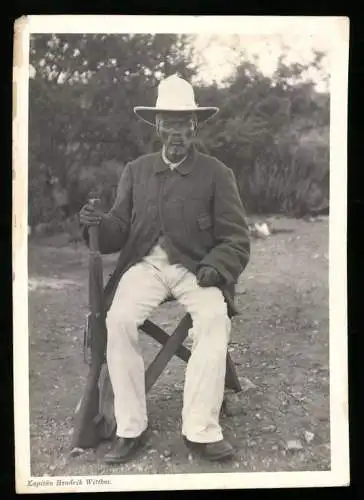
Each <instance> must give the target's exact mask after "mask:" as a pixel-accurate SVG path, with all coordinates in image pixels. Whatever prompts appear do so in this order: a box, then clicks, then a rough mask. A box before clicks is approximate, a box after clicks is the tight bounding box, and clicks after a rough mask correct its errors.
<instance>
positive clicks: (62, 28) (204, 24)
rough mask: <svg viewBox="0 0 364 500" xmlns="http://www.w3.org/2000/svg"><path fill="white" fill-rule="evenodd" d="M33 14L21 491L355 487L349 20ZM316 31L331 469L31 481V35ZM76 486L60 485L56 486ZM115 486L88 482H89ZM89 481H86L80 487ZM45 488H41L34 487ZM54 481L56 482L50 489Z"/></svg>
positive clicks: (22, 122) (19, 300)
mask: <svg viewBox="0 0 364 500" xmlns="http://www.w3.org/2000/svg"><path fill="white" fill-rule="evenodd" d="M223 19H224V21H223V22H222V19H221V17H219V16H205V17H204V16H76V15H72V16H29V17H23V18H19V19H18V20H17V21H16V23H15V26H14V49H15V50H14V69H13V82H14V98H13V109H14V114H13V200H14V201H13V303H14V306H13V318H14V331H13V345H14V405H15V407H14V411H15V422H14V424H15V467H16V491H17V493H59V492H90V491H92V492H98V491H148V490H150V491H153V490H161V491H162V490H194V489H196V490H199V489H207V490H208V489H245V488H278V487H282V488H287V487H314V486H315V487H325V486H328V487H329V486H343V485H349V483H350V467H349V425H348V373H347V271H346V269H347V267H346V264H347V259H346V230H347V222H346V220H347V201H346V198H347V97H348V90H347V87H348V54H349V19H348V18H345V17H275V16H264V17H263V16H244V17H239V16H233V17H229V16H224V18H223ZM288 30H292V31H293V32H294V31H296V32H298V33H302V32H303V31H304V30H306V32H307V35H308V36H310V34H313V33H318V32H320V33H321V32H322V31H323V30H325V32H326V33H327V37H328V38H329V39H330V40H332V48H331V51H330V63H331V75H330V81H331V124H330V158H331V159H330V223H329V259H330V264H329V284H330V301H329V304H330V311H329V314H330V336H329V339H330V422H331V470H330V471H313V472H256V473H238V472H235V473H221V474H218V473H214V474H204V473H198V474H174V475H173V474H170V475H166V474H161V475H156V474H155V475H135V476H132V475H120V476H116V475H110V476H74V477H50V478H41V477H32V476H31V475H30V436H29V379H28V376H29V362H28V355H29V347H28V342H29V337H28V319H27V318H28V269H27V227H28V224H27V220H28V213H27V212H28V179H27V168H28V82H29V34H30V33H99V32H100V33H101V32H103V33H110V32H114V33H122V32H125V33H172V32H174V33H200V34H201V33H211V34H223V33H226V34H237V33H238V34H251V35H255V36H259V35H269V34H271V35H272V34H277V33H281V32H287V31H288ZM58 480H62V481H64V482H70V483H71V482H73V483H74V484H70V485H69V486H64V485H63V486H57V481H58ZM88 480H89V481H90V480H91V481H92V480H95V482H96V481H103V482H108V483H109V484H93V485H88V484H87V481H88ZM79 481H81V483H82V484H81V485H80V484H77V483H78V482H79ZM32 482H33V484H36V483H42V484H38V485H37V486H35V485H32ZM47 482H51V483H52V485H48V486H47Z"/></svg>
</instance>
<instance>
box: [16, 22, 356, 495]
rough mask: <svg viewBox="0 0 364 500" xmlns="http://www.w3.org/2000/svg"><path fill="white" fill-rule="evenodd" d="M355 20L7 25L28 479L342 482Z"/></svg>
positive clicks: (24, 486) (53, 482)
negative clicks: (350, 103)
mask: <svg viewBox="0 0 364 500" xmlns="http://www.w3.org/2000/svg"><path fill="white" fill-rule="evenodd" d="M348 50H349V21H348V19H347V18H344V17H343V18H340V17H322V18H320V17H314V18H310V17H303V16H302V17H282V18H280V17H269V16H261V17H249V16H247V17H238V16H236V17H222V16H220V17H219V16H211V17H209V16H206V17H203V16H202V17H200V16H194V17H192V16H77V15H72V16H29V17H24V18H20V19H18V20H17V22H16V23H15V27H14V72H13V75H14V76H13V88H14V105H13V137H14V142H13V144H14V146H13V172H14V175H13V200H14V201H13V268H14V282H13V285H14V287H13V290H14V291H13V297H14V300H13V303H14V311H13V315H14V336H13V345H14V412H15V452H16V489H17V492H18V493H38V492H44V493H57V492H83V491H95V492H101V491H147V490H184V489H188V490H193V489H229V488H230V489H233V488H234V489H236V488H239V489H244V488H276V487H282V488H284V487H304V486H307V487H308V486H341V485H347V484H349V482H350V474H349V444H348V443H349V439H348V436H349V429H348V387H347V316H346V314H347V313H346V172H347V164H346V147H347V137H346V131H347V78H348V76H347V75H348Z"/></svg>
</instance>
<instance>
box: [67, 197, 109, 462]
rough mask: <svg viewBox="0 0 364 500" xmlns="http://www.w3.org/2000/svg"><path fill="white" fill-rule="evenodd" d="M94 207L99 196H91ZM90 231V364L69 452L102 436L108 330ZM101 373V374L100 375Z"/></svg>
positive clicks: (95, 240) (94, 232) (94, 234)
mask: <svg viewBox="0 0 364 500" xmlns="http://www.w3.org/2000/svg"><path fill="white" fill-rule="evenodd" d="M90 202H91V203H93V205H94V206H95V207H98V206H99V205H100V200H99V199H98V198H91V199H90ZM88 233H89V249H90V252H89V288H88V294H89V313H88V314H87V317H86V325H85V331H84V360H85V362H86V363H87V364H88V365H89V370H88V374H87V380H86V387H85V389H84V393H83V396H82V398H81V401H80V402H79V404H78V406H77V408H76V412H75V413H76V415H75V426H74V430H73V439H72V451H71V454H73V455H74V454H77V453H78V452H81V451H82V450H83V449H85V448H94V447H96V446H97V445H98V443H99V441H100V440H101V439H102V434H103V430H102V424H103V415H102V413H101V411H100V400H101V398H100V391H102V390H103V389H102V388H101V389H100V385H99V384H100V378H101V379H102V378H105V370H107V368H106V363H105V351H106V340H107V331H106V323H105V309H104V290H103V269H102V257H101V253H100V249H99V230H98V227H97V226H92V227H90V228H89V229H88ZM103 376H104V377H103Z"/></svg>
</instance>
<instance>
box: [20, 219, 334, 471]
mask: <svg viewBox="0 0 364 500" xmlns="http://www.w3.org/2000/svg"><path fill="white" fill-rule="evenodd" d="M274 224H275V226H276V227H284V228H290V229H292V230H294V232H292V233H282V234H280V233H278V234H276V235H274V236H272V237H271V238H270V239H268V240H265V241H263V240H257V241H254V242H253V247H252V259H251V262H250V264H249V266H248V268H247V270H246V272H245V273H244V275H243V277H242V280H241V283H239V286H238V305H239V308H240V310H241V315H240V316H239V317H237V318H235V319H234V322H233V332H232V337H231V343H230V350H231V355H232V358H233V360H234V362H235V363H236V366H237V371H238V374H239V376H240V377H241V378H242V379H243V380H244V378H245V377H246V378H248V379H249V380H250V381H251V382H252V383H253V384H254V386H255V387H251V388H250V389H249V390H247V391H246V392H244V394H243V397H242V399H243V412H242V413H240V414H239V415H236V416H225V415H224V416H223V417H222V425H223V428H224V431H225V433H226V436H227V437H228V438H230V439H231V441H232V442H233V443H234V444H235V445H236V447H237V448H238V453H237V456H236V459H235V460H234V461H233V462H231V463H227V464H223V465H221V464H215V465H213V464H210V463H205V462H203V461H199V460H196V459H195V458H192V457H191V456H190V455H189V454H188V452H187V450H186V448H185V447H184V445H183V443H182V442H181V436H180V428H181V418H180V415H181V408H182V389H183V380H184V368H185V366H184V364H183V363H182V362H181V361H180V360H178V359H177V358H176V359H173V360H172V362H171V363H170V364H169V366H168V369H167V370H166V371H165V372H164V374H163V375H162V376H161V378H160V379H159V381H158V383H157V384H156V385H155V387H154V388H153V389H152V391H151V392H150V394H149V395H148V411H149V418H150V428H151V430H150V439H149V441H148V444H147V446H146V448H145V449H144V450H143V452H142V453H141V455H140V456H139V457H138V458H137V459H136V460H134V461H133V462H132V463H129V464H126V465H124V466H118V467H110V466H105V465H104V464H103V462H102V455H103V453H104V452H105V450H106V448H107V446H108V445H103V446H101V447H100V448H99V449H98V450H97V452H96V453H92V452H89V453H87V454H85V455H83V456H81V457H77V458H68V456H67V454H68V452H69V447H70V441H71V433H72V425H73V422H72V420H73V412H74V408H75V407H76V404H77V402H78V400H79V398H80V396H81V394H82V389H83V384H84V381H85V376H86V366H85V365H84V364H83V360H82V341H83V322H84V317H85V314H86V310H87V253H86V251H85V249H84V248H82V247H78V248H70V247H65V246H62V244H61V243H62V242H61V241H58V240H57V239H53V240H48V241H47V242H43V244H42V245H40V244H35V243H31V244H30V247H29V327H30V374H29V375H30V391H31V394H30V402H31V413H30V439H31V465H32V474H33V475H36V476H42V475H52V476H53V475H57V476H58V475H61V476H62V475H79V474H102V473H105V474H112V473H117V474H122V473H148V472H150V473H186V472H213V471H220V472H222V471H226V472H231V471H239V472H243V471H288V470H300V471H303V470H305V471H308V470H328V469H329V468H330V447H329V443H330V434H329V366H328V363H329V360H328V331H329V323H328V260H327V252H328V246H327V245H328V221H327V220H324V221H321V222H312V223H309V222H304V221H295V220H291V219H277V220H275V221H274ZM44 243H47V245H45V244H44ZM114 261H115V257H107V258H105V275H107V274H108V273H109V272H111V270H112V269H113V264H114ZM182 314H183V310H182V309H181V308H180V307H178V306H176V305H174V304H172V305H165V306H163V307H161V308H160V309H159V310H158V311H157V312H156V313H155V315H154V317H153V319H154V320H155V321H157V322H158V323H159V324H161V325H162V326H163V327H164V328H165V329H166V330H167V331H172V330H173V328H174V326H175V325H176V323H177V322H178V320H179V318H180V317H181V315H182ZM141 342H142V347H143V352H144V355H145V360H146V363H148V362H149V361H150V360H151V359H152V357H153V356H154V355H155V353H156V350H157V345H156V344H155V343H154V342H153V341H151V340H149V339H148V338H147V337H146V336H144V335H142V336H141ZM297 440H298V441H299V443H294V442H293V443H291V441H297ZM300 445H301V447H302V448H301V449H290V448H297V447H298V448H300Z"/></svg>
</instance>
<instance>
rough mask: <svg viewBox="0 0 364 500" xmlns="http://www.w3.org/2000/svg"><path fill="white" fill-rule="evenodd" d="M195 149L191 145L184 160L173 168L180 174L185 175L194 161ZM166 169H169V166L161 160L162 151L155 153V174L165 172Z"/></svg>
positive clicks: (191, 167)
mask: <svg viewBox="0 0 364 500" xmlns="http://www.w3.org/2000/svg"><path fill="white" fill-rule="evenodd" d="M196 155H197V153H196V151H195V148H194V147H192V148H191V150H190V152H189V153H188V155H187V156H186V158H185V159H184V160H182V161H181V163H180V164H179V165H178V166H177V167H175V168H174V169H173V170H175V171H176V172H178V173H179V174H181V175H187V174H189V173H190V172H191V171H192V169H193V166H194V164H195V161H196ZM167 170H170V167H169V166H168V165H167V163H166V162H165V161H164V160H163V155H162V151H161V152H160V153H159V154H158V155H157V157H156V160H155V162H154V172H155V173H156V174H159V173H161V172H165V171H167Z"/></svg>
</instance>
